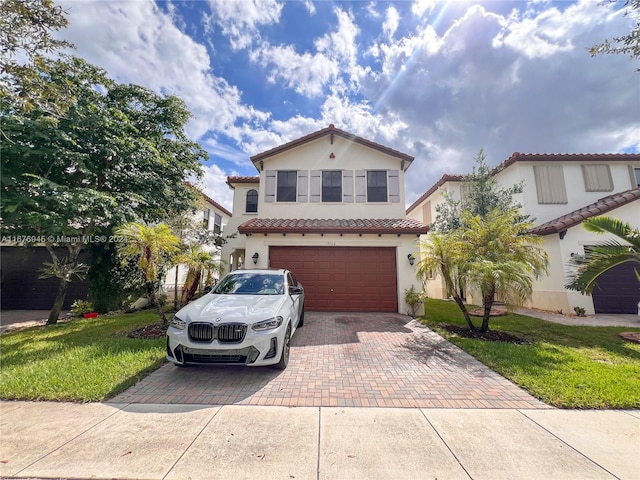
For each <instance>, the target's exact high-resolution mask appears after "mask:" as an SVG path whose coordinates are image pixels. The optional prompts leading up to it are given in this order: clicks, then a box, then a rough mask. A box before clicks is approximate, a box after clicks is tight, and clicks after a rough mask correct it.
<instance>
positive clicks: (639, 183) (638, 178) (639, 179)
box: [634, 168, 640, 187]
mask: <svg viewBox="0 0 640 480" xmlns="http://www.w3.org/2000/svg"><path fill="white" fill-rule="evenodd" d="M634 170H635V172H636V186H638V187H640V168H635V169H634Z"/></svg>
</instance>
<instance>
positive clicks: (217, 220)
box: [213, 213, 222, 235]
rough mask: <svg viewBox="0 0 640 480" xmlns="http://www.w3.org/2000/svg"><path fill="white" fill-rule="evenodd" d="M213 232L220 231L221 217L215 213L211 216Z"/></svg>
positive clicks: (218, 232)
mask: <svg viewBox="0 0 640 480" xmlns="http://www.w3.org/2000/svg"><path fill="white" fill-rule="evenodd" d="M213 233H217V234H218V235H220V234H221V233H222V217H221V216H220V215H218V214H217V213H216V214H214V217H213Z"/></svg>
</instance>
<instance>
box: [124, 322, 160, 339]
mask: <svg viewBox="0 0 640 480" xmlns="http://www.w3.org/2000/svg"><path fill="white" fill-rule="evenodd" d="M166 334H167V327H161V326H160V325H158V324H154V325H145V326H144V327H140V328H138V329H136V330H134V331H133V332H130V333H129V335H128V337H130V338H144V339H146V340H155V339H156V338H162V337H164V336H165V335H166Z"/></svg>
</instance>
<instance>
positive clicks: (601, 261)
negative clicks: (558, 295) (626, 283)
mask: <svg viewBox="0 0 640 480" xmlns="http://www.w3.org/2000/svg"><path fill="white" fill-rule="evenodd" d="M582 226H583V227H584V229H585V230H587V231H588V232H594V233H611V234H613V235H615V236H616V237H618V238H619V239H620V240H622V241H623V242H624V243H621V242H619V241H618V240H615V239H612V240H606V241H604V242H602V243H599V244H597V245H594V246H592V247H589V248H588V249H586V250H585V254H584V255H576V256H574V257H573V258H572V259H571V260H570V261H569V266H571V267H573V268H575V271H574V273H573V274H572V275H570V276H569V279H568V282H567V284H566V285H565V287H566V288H568V289H569V290H576V291H578V292H580V293H583V294H584V293H586V294H591V292H592V291H593V288H594V287H595V286H596V285H597V283H596V281H597V279H598V277H599V276H600V275H602V274H603V273H604V272H606V271H608V270H611V269H612V268H613V267H616V266H618V265H621V264H623V263H630V262H631V263H635V264H637V265H639V266H640V230H638V229H637V228H632V227H631V225H630V224H628V223H626V222H623V221H621V220H618V219H616V218H611V217H591V218H588V219H587V220H585V221H584V222H582ZM636 277H637V279H638V283H640V273H638V270H637V269H636Z"/></svg>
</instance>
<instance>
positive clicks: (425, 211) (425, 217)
mask: <svg viewBox="0 0 640 480" xmlns="http://www.w3.org/2000/svg"><path fill="white" fill-rule="evenodd" d="M422 223H424V224H425V225H431V200H427V201H426V202H424V205H422Z"/></svg>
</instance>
